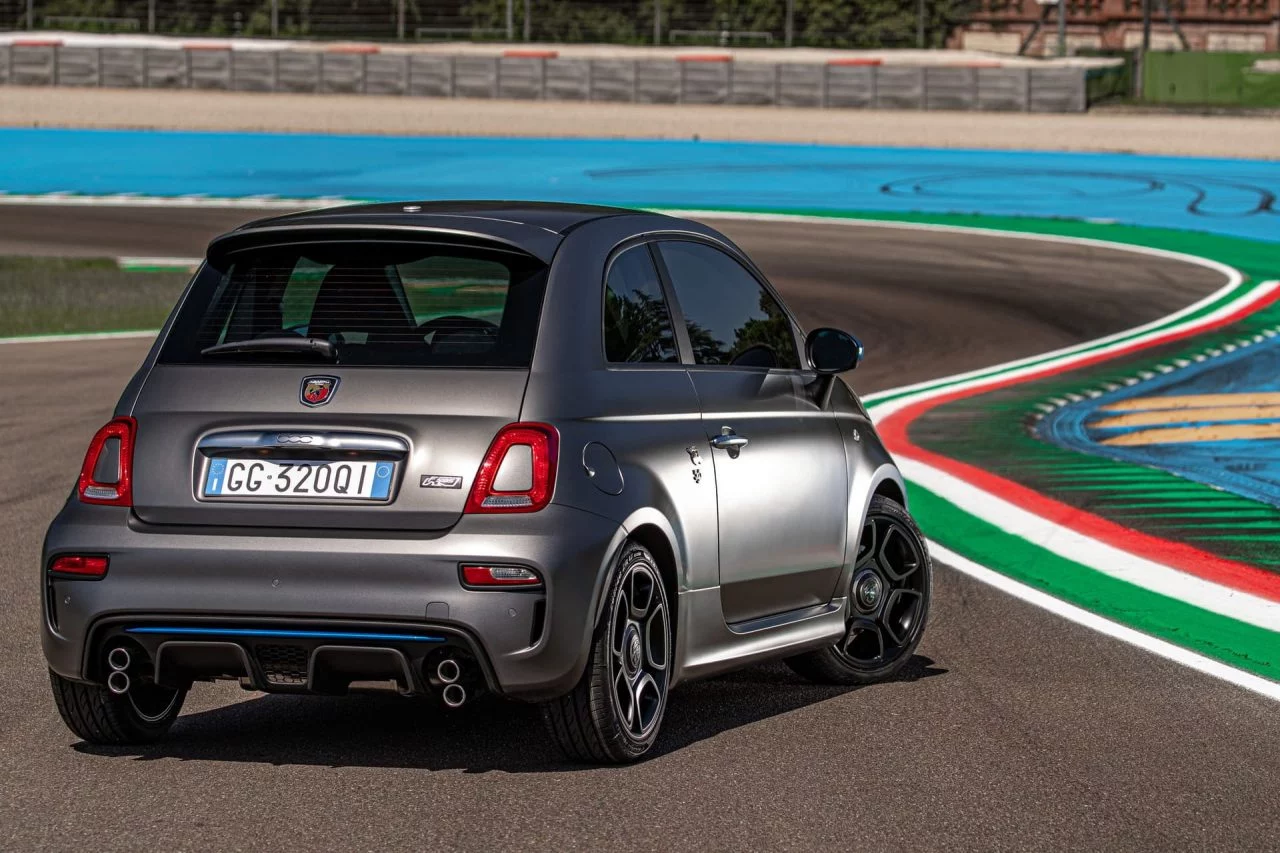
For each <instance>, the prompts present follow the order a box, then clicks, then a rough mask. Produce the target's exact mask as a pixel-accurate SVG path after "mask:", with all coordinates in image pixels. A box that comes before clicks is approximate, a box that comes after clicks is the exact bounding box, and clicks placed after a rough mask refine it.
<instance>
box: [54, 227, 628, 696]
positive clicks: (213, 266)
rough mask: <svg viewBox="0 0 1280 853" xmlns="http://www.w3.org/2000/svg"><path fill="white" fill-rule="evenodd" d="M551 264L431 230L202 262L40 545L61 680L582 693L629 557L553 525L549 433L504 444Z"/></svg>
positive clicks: (514, 422) (294, 234)
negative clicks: (602, 593)
mask: <svg viewBox="0 0 1280 853" xmlns="http://www.w3.org/2000/svg"><path fill="white" fill-rule="evenodd" d="M548 266H549V262H548V259H547V258H546V257H540V256H538V255H535V254H534V253H531V252H528V251H523V250H521V249H520V248H519V247H518V246H514V245H511V244H510V243H509V242H507V243H499V242H496V241H486V240H484V239H476V238H467V239H460V238H459V237H458V236H457V235H456V234H454V233H452V232H448V231H442V230H431V229H419V230H412V229H396V230H391V229H385V230H378V229H364V230H353V229H343V228H337V227H332V228H322V227H315V228H308V229H296V230H284V231H283V232H282V231H281V229H263V230H262V232H261V233H254V232H249V233H242V234H238V235H236V236H235V238H234V239H230V240H225V241H218V242H215V244H214V245H213V246H212V247H211V249H210V254H209V257H208V259H207V261H206V263H205V264H204V265H203V266H202V268H201V269H200V271H199V272H198V273H197V275H196V277H195V279H194V281H193V282H192V284H191V287H190V288H189V289H188V292H187V294H186V295H185V297H184V299H183V301H182V302H181V304H180V306H179V307H178V309H176V311H175V314H174V317H173V318H172V320H171V323H170V324H169V326H168V327H167V334H166V335H165V337H164V339H163V341H161V342H160V344H159V345H158V349H157V350H156V351H155V353H154V354H153V358H151V359H149V361H148V363H147V364H146V365H144V367H143V369H142V371H141V372H140V374H139V376H138V377H137V378H135V380H134V383H132V385H131V391H130V393H127V394H126V396H125V398H124V399H123V400H122V403H121V409H120V410H118V411H117V417H115V418H113V419H112V421H111V422H110V423H108V424H107V425H105V426H104V427H103V428H102V430H100V431H99V433H98V434H97V435H96V436H95V437H94V439H93V441H92V442H91V445H90V447H89V450H88V453H87V455H86V458H85V461H84V465H83V468H82V471H81V474H80V477H79V480H78V483H77V487H76V490H75V492H74V494H73V495H72V496H71V497H70V498H69V500H68V502H67V504H66V506H65V507H64V508H63V510H62V512H61V513H60V514H59V516H58V517H57V519H55V521H54V522H53V524H52V526H51V527H50V530H49V534H48V537H47V539H46V543H45V553H44V564H43V567H42V568H43V573H44V588H45V621H46V625H45V632H44V640H45V643H44V645H45V652H46V656H47V657H48V659H49V662H50V666H51V668H52V669H53V670H54V671H55V672H57V673H59V674H61V675H62V676H63V677H66V678H70V679H78V680H83V681H90V682H94V683H104V682H105V681H106V679H107V678H108V676H109V675H110V674H111V673H112V672H113V669H112V667H111V664H110V662H109V661H108V657H109V656H110V654H111V652H112V651H113V650H114V649H117V648H124V649H126V650H128V651H129V652H130V655H131V659H133V660H135V661H139V662H140V663H135V672H140V673H141V675H142V677H144V678H147V679H153V680H154V682H155V683H157V684H162V685H171V686H178V685H182V684H185V683H188V682H190V681H192V680H201V679H211V678H236V679H240V680H241V681H242V683H244V684H245V685H246V686H250V687H254V688H257V689H264V690H278V691H309V692H324V693H330V692H343V691H345V690H347V689H349V688H350V687H352V686H360V685H364V684H366V683H369V682H384V683H387V684H394V685H395V686H396V687H397V688H398V689H400V690H401V691H402V692H406V693H424V692H429V691H435V692H440V693H443V694H445V698H446V700H448V699H449V698H450V696H452V697H453V698H455V699H456V698H458V695H459V691H458V690H456V689H452V688H451V687H450V685H454V684H457V685H459V686H462V687H464V688H465V689H464V690H463V691H462V692H463V693H464V695H470V694H472V693H474V691H476V690H478V689H482V688H484V687H488V688H491V689H496V690H499V691H501V692H504V693H507V694H510V695H517V696H527V697H529V698H539V697H542V696H551V695H556V694H557V693H561V692H564V691H565V690H567V689H568V688H569V687H570V686H572V683H573V681H574V680H575V679H576V676H577V674H578V673H580V671H581V668H582V665H583V654H584V652H583V649H584V648H585V645H586V644H585V643H584V642H583V641H584V638H585V634H586V633H587V632H589V630H590V625H591V624H592V621H593V620H592V618H591V617H590V615H589V612H590V609H591V602H592V600H593V596H594V595H595V585H596V582H597V578H598V576H599V575H600V574H601V572H600V568H601V566H602V565H603V563H604V562H605V560H606V559H607V556H608V554H610V553H611V551H612V548H613V547H614V545H615V544H616V541H617V539H618V538H619V536H620V532H619V530H618V528H617V525H616V524H612V523H610V522H607V521H605V520H604V519H601V518H599V517H597V516H595V515H592V514H590V513H587V512H583V511H581V510H576V509H572V508H569V507H563V506H558V505H556V504H555V503H554V501H553V496H554V489H555V480H556V477H557V475H558V472H559V470H560V466H559V459H558V457H559V434H558V431H557V430H556V428H555V426H554V425H551V424H544V423H533V424H529V423H523V422H521V420H520V412H521V407H522V401H523V396H524V392H525V387H526V385H527V383H528V378H529V366H530V363H531V360H532V357H533V351H534V347H535V345H536V339H537V334H538V328H539V324H540V317H541V314H542V312H543V310H544V306H543V293H544V290H545V284H546V280H547V276H548ZM553 614H558V615H560V616H561V618H559V619H552V618H551V616H552V615H553ZM455 665H456V667H457V672H456V673H455V670H454V666H455ZM137 667H141V669H140V670H138V669H137ZM450 676H452V677H450ZM451 704H453V703H452V702H451Z"/></svg>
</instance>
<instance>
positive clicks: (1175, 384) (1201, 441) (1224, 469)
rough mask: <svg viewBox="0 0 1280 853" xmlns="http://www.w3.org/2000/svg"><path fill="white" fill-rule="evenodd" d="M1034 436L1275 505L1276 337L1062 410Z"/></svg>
mask: <svg viewBox="0 0 1280 853" xmlns="http://www.w3.org/2000/svg"><path fill="white" fill-rule="evenodd" d="M1175 398H1177V399H1175ZM1126 415H1128V416H1131V417H1130V418H1129V419H1128V420H1121V421H1119V422H1118V421H1117V419H1118V418H1123V417H1124V416H1126ZM1135 416H1136V417H1135ZM1135 421H1136V422H1135ZM1037 432H1038V434H1039V435H1040V437H1041V438H1043V439H1046V440H1048V441H1052V442H1054V443H1055V444H1058V445H1060V446H1062V447H1066V448H1068V449H1070V450H1075V451H1078V452H1081V453H1088V454H1092V455H1094V456H1105V457H1107V458H1110V459H1119V460H1122V461H1125V462H1132V463H1136V464H1139V465H1150V466H1153V467H1157V468H1163V469H1164V470H1166V471H1171V472H1173V473H1174V474H1178V475H1179V476H1182V477H1186V478H1187V479H1189V480H1195V481H1196V482H1199V483H1205V484H1207V485H1210V486H1215V487H1217V488H1219V489H1225V490H1227V491H1230V492H1235V493H1236V494H1238V495H1242V496H1244V497H1246V498H1249V499H1251V500H1256V501H1262V502H1264V503H1268V504H1272V505H1273V506H1280V337H1272V338H1266V339H1265V340H1263V341H1261V342H1259V343H1254V344H1252V345H1250V346H1248V347H1241V348H1239V349H1236V350H1234V351H1232V352H1229V353H1224V354H1222V355H1219V356H1216V357H1213V358H1210V359H1207V360H1205V361H1202V362H1195V363H1192V364H1191V365H1189V366H1187V367H1183V368H1180V369H1178V370H1175V371H1173V372H1172V373H1166V374H1162V375H1159V376H1156V377H1154V378H1152V379H1148V380H1146V381H1144V382H1139V383H1138V384H1136V385H1130V386H1126V387H1124V388H1121V389H1119V390H1117V391H1112V392H1110V393H1108V394H1104V395H1102V396H1100V397H1096V398H1093V399H1085V400H1081V401H1079V402H1076V403H1070V404H1068V405H1066V406H1063V407H1061V408H1059V409H1056V410H1055V411H1053V412H1051V413H1049V414H1047V415H1046V416H1045V417H1044V419H1043V420H1042V421H1041V422H1040V425H1039V427H1038V430H1037ZM1117 441H1125V442H1127V443H1124V444H1120V443H1116V442H1117ZM1108 442H1111V443H1108Z"/></svg>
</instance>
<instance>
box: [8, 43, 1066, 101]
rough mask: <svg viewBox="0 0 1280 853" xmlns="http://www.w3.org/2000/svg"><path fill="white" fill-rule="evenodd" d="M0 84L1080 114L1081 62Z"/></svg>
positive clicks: (495, 63)
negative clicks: (1073, 65) (1062, 64)
mask: <svg viewBox="0 0 1280 853" xmlns="http://www.w3.org/2000/svg"><path fill="white" fill-rule="evenodd" d="M0 84H11V85H20V86H52V85H57V86H82V87H83V86H107V87H115V88H191V89H216V90H234V91H242V92H276V91H279V92H320V93H343V94H370V95H405V96H413V97H429V98H508V99H516V100H557V101H588V100H590V101H620V102H637V103H650V104H757V105H770V104H777V105H781V106H794V107H826V108H830V109H867V108H875V109H899V110H922V109H927V110H1014V111H1034V112H1079V111H1082V110H1084V109H1086V108H1087V107H1088V103H1087V98H1086V88H1085V71H1084V69H1080V68H1027V67H1021V68H999V67H964V66H901V65H875V64H866V63H841V62H834V63H832V64H830V65H822V64H818V63H794V62H793V63H778V64H773V63H761V62H732V61H728V60H727V59H725V58H723V57H719V56H715V55H707V56H694V57H692V58H690V57H682V58H681V60H679V61H674V60H667V59H653V60H622V59H562V58H559V57H557V56H555V55H554V53H549V54H546V55H527V54H518V53H515V52H513V53H512V54H510V55H504V56H476V55H467V56H461V55H460V56H439V55H430V54H411V53H390V52H389V53H382V52H379V51H378V49H377V48H373V49H370V50H352V49H333V50H329V51H319V50H315V51H311V50H308V51H303V50H280V51H248V50H240V51H233V50H230V49H226V48H222V47H213V48H210V47H207V46H204V45H196V46H192V47H190V48H184V49H167V48H165V49H161V48H132V47H128V48H126V47H120V48H112V47H69V46H63V45H60V44H58V43H57V42H36V41H33V42H30V43H16V44H14V45H12V46H0Z"/></svg>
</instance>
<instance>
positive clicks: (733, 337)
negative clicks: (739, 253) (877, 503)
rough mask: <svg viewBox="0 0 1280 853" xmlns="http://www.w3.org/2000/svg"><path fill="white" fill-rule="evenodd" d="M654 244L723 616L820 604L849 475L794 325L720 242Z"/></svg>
mask: <svg viewBox="0 0 1280 853" xmlns="http://www.w3.org/2000/svg"><path fill="white" fill-rule="evenodd" d="M658 246H659V253H660V257H661V259H662V261H663V266H664V274H665V275H666V276H667V278H668V280H669V283H670V285H671V288H672V290H673V292H674V296H675V300H674V302H675V306H676V308H677V310H678V312H679V314H680V317H681V322H682V324H683V331H684V332H685V334H686V335H687V346H688V348H689V350H690V351H691V353H692V361H693V363H692V364H691V365H690V367H689V374H690V377H691V379H692V381H693V384H694V388H695V390H696V391H697V394H698V397H699V401H700V404H701V407H702V425H703V429H704V431H705V433H706V437H707V441H708V443H709V445H710V447H711V448H712V449H711V450H710V452H709V455H710V456H711V458H712V460H713V465H714V471H715V478H716V494H717V500H718V507H717V514H718V519H719V543H720V594H721V602H722V605H723V609H724V614H725V619H726V621H727V622H729V623H731V624H732V623H737V622H744V621H748V620H752V619H756V618H759V617H763V616H769V615H771V614H777V613H782V612H786V611H792V610H797V609H800V608H804V607H807V606H812V605H817V604H822V603H825V602H827V601H829V600H830V599H831V596H832V592H833V590H834V588H835V585H836V581H837V579H838V577H839V574H840V569H841V565H842V564H843V562H844V551H845V528H846V524H847V521H846V519H847V511H846V507H847V502H848V475H847V471H846V465H845V453H844V445H843V440H842V439H841V436H840V431H839V428H838V426H837V424H836V421H835V418H834V417H833V415H832V413H830V412H827V411H823V410H822V409H821V408H819V406H818V405H817V404H816V403H815V402H814V400H813V398H812V395H811V394H810V393H809V391H808V390H806V386H807V385H809V383H810V382H811V381H812V379H813V378H814V374H812V373H811V372H806V371H803V370H802V369H801V360H800V354H799V352H798V348H797V341H796V334H795V326H794V324H793V322H792V320H791V318H790V317H789V316H788V314H787V313H786V311H785V310H784V309H783V307H782V306H781V304H780V303H779V301H778V299H777V298H776V297H775V296H774V294H773V293H772V292H771V290H770V289H769V288H768V287H767V286H766V285H765V284H764V283H763V282H762V281H761V280H760V279H759V278H757V277H756V275H755V274H754V273H753V272H751V271H750V270H748V269H747V267H746V266H744V265H743V264H742V263H740V262H739V261H738V260H737V259H735V258H734V257H733V256H732V255H730V254H729V253H727V252H726V251H724V250H722V249H720V248H718V247H716V246H713V245H711V244H708V243H703V242H697V241H693V240H664V241H661V242H660V243H659V244H658Z"/></svg>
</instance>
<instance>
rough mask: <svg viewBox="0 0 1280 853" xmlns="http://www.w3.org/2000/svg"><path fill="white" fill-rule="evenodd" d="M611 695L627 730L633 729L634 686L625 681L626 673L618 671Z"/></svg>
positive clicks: (634, 710)
mask: <svg viewBox="0 0 1280 853" xmlns="http://www.w3.org/2000/svg"><path fill="white" fill-rule="evenodd" d="M613 693H614V696H615V697H616V698H617V700H618V711H619V713H621V714H622V719H623V720H624V721H625V722H626V724H627V728H629V729H634V728H635V721H636V694H635V686H634V685H633V684H632V683H631V682H630V681H628V680H627V676H626V673H624V672H623V671H622V670H621V669H619V670H618V675H617V677H615V678H614V680H613Z"/></svg>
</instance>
